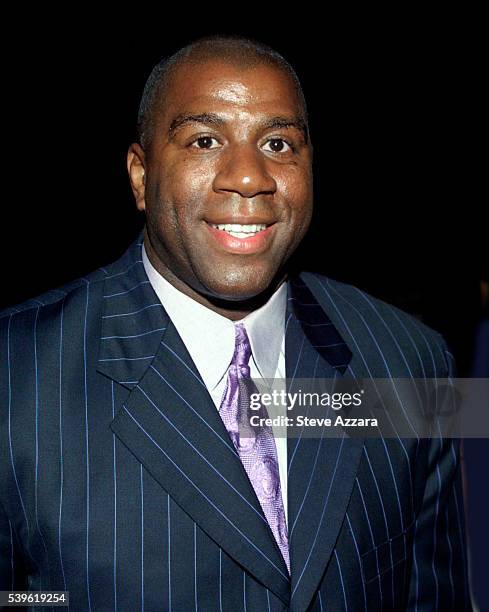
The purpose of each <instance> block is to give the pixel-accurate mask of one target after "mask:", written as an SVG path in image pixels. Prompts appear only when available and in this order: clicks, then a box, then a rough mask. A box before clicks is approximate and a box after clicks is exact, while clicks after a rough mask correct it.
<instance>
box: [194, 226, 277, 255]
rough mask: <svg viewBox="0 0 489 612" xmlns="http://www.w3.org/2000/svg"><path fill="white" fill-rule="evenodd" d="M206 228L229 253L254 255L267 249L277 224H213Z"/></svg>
mask: <svg viewBox="0 0 489 612" xmlns="http://www.w3.org/2000/svg"><path fill="white" fill-rule="evenodd" d="M206 227H207V229H208V231H209V234H210V236H211V238H212V239H213V241H214V242H215V243H217V244H218V245H219V246H220V247H221V248H223V249H224V250H225V251H227V252H229V253H237V254H243V255H244V254H252V253H258V252H260V251H262V250H264V249H265V248H266V247H267V244H268V243H269V241H270V238H271V237H272V235H273V233H274V231H275V223H272V224H268V223H263V222H256V223H255V222H251V221H248V222H247V223H237V222H235V221H234V220H233V223H211V222H208V221H207V222H206Z"/></svg>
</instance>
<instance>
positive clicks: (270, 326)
mask: <svg viewBox="0 0 489 612" xmlns="http://www.w3.org/2000/svg"><path fill="white" fill-rule="evenodd" d="M142 259H143V264H144V269H145V270H146V274H147V275H148V279H149V281H150V283H151V285H152V287H153V289H154V290H155V293H156V295H157V296H158V298H159V299H160V301H161V303H162V304H163V306H164V308H165V310H166V312H167V313H168V315H169V317H170V319H171V320H172V321H173V324H174V325H175V327H176V329H177V331H178V333H179V335H180V337H181V339H182V341H183V343H184V344H185V346H186V347H187V350H188V352H189V354H190V356H191V357H192V360H193V362H194V363H195V366H196V368H197V370H198V371H199V373H200V375H201V376H202V380H203V381H204V384H205V386H206V387H207V390H208V392H209V394H210V396H211V398H212V400H213V401H214V404H215V405H216V408H217V409H218V410H219V408H220V405H221V399H222V396H223V393H224V390H225V387H226V380H227V370H228V367H229V365H230V363H231V361H232V358H233V355H234V345H235V331H234V325H235V323H238V322H240V323H243V324H244V327H245V329H246V332H247V334H248V338H249V340H250V344H251V359H250V363H249V365H250V374H251V377H252V378H256V379H260V378H264V379H285V307H286V303H287V285H286V283H282V284H281V285H280V287H279V288H278V289H277V290H276V291H275V293H273V295H272V296H271V297H270V298H269V299H268V301H267V302H266V303H265V304H264V305H263V306H261V307H260V308H258V309H257V310H254V311H253V312H251V313H250V314H249V315H247V316H246V317H244V318H243V319H241V320H240V321H231V320H230V319H228V318H226V317H223V316H222V315H220V314H218V313H216V312H214V311H213V310H210V308H207V307H206V306H203V305H202V304H199V303H198V302H196V301H195V300H193V299H192V298H190V297H188V296H187V295H185V294H184V293H182V292H181V291H179V290H178V289H176V288H175V287H174V286H173V285H172V284H171V283H169V282H168V281H167V280H166V279H165V278H163V276H161V274H160V273H159V272H158V271H157V270H156V269H155V268H154V266H153V265H152V264H151V262H150V261H149V259H148V256H147V254H146V250H145V248H144V244H143V246H142ZM285 413H286V408H284V410H283V414H285ZM273 414H274V415H275V414H280V409H278V410H277V411H275V412H274V413H273ZM270 416H272V414H271V413H270ZM273 430H274V434H275V444H276V447H277V455H278V464H279V476H280V486H281V489H282V499H283V503H284V510H285V516H286V517H287V438H286V437H285V435H284V430H283V429H280V428H277V427H274V428H273Z"/></svg>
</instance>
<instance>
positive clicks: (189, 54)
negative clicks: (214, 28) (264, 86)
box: [137, 34, 309, 150]
mask: <svg viewBox="0 0 489 612" xmlns="http://www.w3.org/2000/svg"><path fill="white" fill-rule="evenodd" d="M214 59H219V60H222V61H224V62H229V63H230V64H234V65H237V66H239V67H242V68H251V67H253V66H256V65H259V64H267V65H269V66H272V67H275V68H278V69H280V70H283V71H284V72H286V73H287V74H288V75H289V76H290V77H291V78H292V82H293V84H294V86H295V89H296V92H297V95H298V98H299V103H300V105H301V111H302V114H303V117H302V119H303V120H304V124H305V128H306V140H307V141H309V126H308V115H307V105H306V100H305V97H304V93H303V91H302V86H301V83H300V81H299V78H298V76H297V74H296V72H295V70H294V69H293V68H292V66H291V65H290V63H289V62H288V61H287V60H286V59H285V58H284V57H283V56H282V55H280V53H278V52H277V51H275V49H272V47H269V46H268V45H266V44H264V43H261V42H259V41H257V40H254V39H252V38H246V37H244V36H238V35H233V34H215V35H212V36H204V37H202V38H198V39H196V40H194V41H192V42H190V43H189V44H188V45H186V46H185V47H182V48H181V49H179V50H178V51H176V52H175V53H174V54H173V55H170V56H168V57H164V58H162V59H161V60H160V61H159V62H158V63H157V64H156V65H155V66H154V68H153V70H152V71H151V74H150V75H149V77H148V80H147V81H146V84H145V86H144V90H143V94H142V96H141V101H140V104H139V111H138V121H137V134H138V140H139V143H140V145H141V146H142V148H143V149H145V150H146V149H147V148H148V146H149V144H150V143H151V138H152V135H153V129H154V123H155V116H156V105H157V103H158V102H159V101H160V100H161V98H162V97H164V95H165V88H166V86H167V85H168V83H169V81H170V77H171V75H172V74H173V73H174V71H175V70H176V68H178V67H179V66H180V65H182V64H193V63H196V64H199V63H202V62H204V61H206V60H214Z"/></svg>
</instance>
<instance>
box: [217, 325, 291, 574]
mask: <svg viewBox="0 0 489 612" xmlns="http://www.w3.org/2000/svg"><path fill="white" fill-rule="evenodd" d="M235 332H236V343H235V349H234V355H233V360H232V361H231V364H230V366H229V368H228V378H227V383H226V389H225V391H224V396H223V399H222V402H221V407H220V411H219V414H220V415H221V418H222V420H223V422H224V425H225V426H226V429H227V431H228V433H229V435H230V437H231V440H232V441H233V444H234V446H235V448H236V450H237V451H238V455H239V458H240V459H241V462H242V464H243V467H244V469H245V471H246V473H247V474H248V478H249V479H250V481H251V484H252V485H253V488H254V490H255V493H256V496H257V497H258V501H259V502H260V505H261V507H262V510H263V513H264V514H265V517H266V519H267V521H268V524H269V525H270V528H271V530H272V533H273V535H274V537H275V540H276V542H277V544H278V546H279V548H280V550H281V552H282V556H283V558H284V560H285V564H286V565H287V569H288V570H289V574H290V561H289V543H288V534H287V523H286V522H285V511H284V505H283V502H282V491H281V487H280V476H279V469H278V459H277V449H276V446H275V439H274V437H273V432H272V429H271V428H270V427H268V426H264V427H260V428H251V427H250V426H249V425H248V427H247V426H246V424H247V423H248V424H249V419H248V418H247V417H248V409H249V399H250V398H249V389H250V385H251V377H250V367H249V365H248V362H249V360H250V356H251V346H250V341H249V339H248V334H247V333H246V329H245V328H244V326H243V324H242V323H237V324H236V325H235ZM254 390H256V388H255V389H254ZM256 414H259V416H260V417H263V416H268V415H267V413H266V409H265V407H264V406H261V408H260V411H257V412H256ZM240 423H241V425H240ZM240 433H241V436H240ZM245 433H246V435H244V434H245Z"/></svg>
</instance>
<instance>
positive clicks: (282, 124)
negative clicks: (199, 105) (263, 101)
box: [168, 113, 308, 144]
mask: <svg viewBox="0 0 489 612" xmlns="http://www.w3.org/2000/svg"><path fill="white" fill-rule="evenodd" d="M187 123H202V124H204V125H212V126H214V127H223V126H224V125H226V121H225V120H224V119H223V118H222V117H221V116H220V115H217V114H216V113H200V114H197V115H194V114H189V113H182V114H180V115H177V116H176V117H175V119H173V121H172V122H171V124H170V127H169V129H168V138H169V140H170V141H171V140H173V138H174V136H175V132H176V131H177V130H178V129H179V128H180V127H182V126H183V125H186V124H187ZM259 128H261V129H273V128H284V129H286V128H295V129H297V130H299V131H300V132H301V133H302V135H303V137H304V140H305V142H306V144H307V142H308V131H307V126H306V123H305V121H304V120H303V119H301V118H300V117H292V118H290V117H281V116H276V117H270V118H268V119H265V121H262V122H260V124H259Z"/></svg>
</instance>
